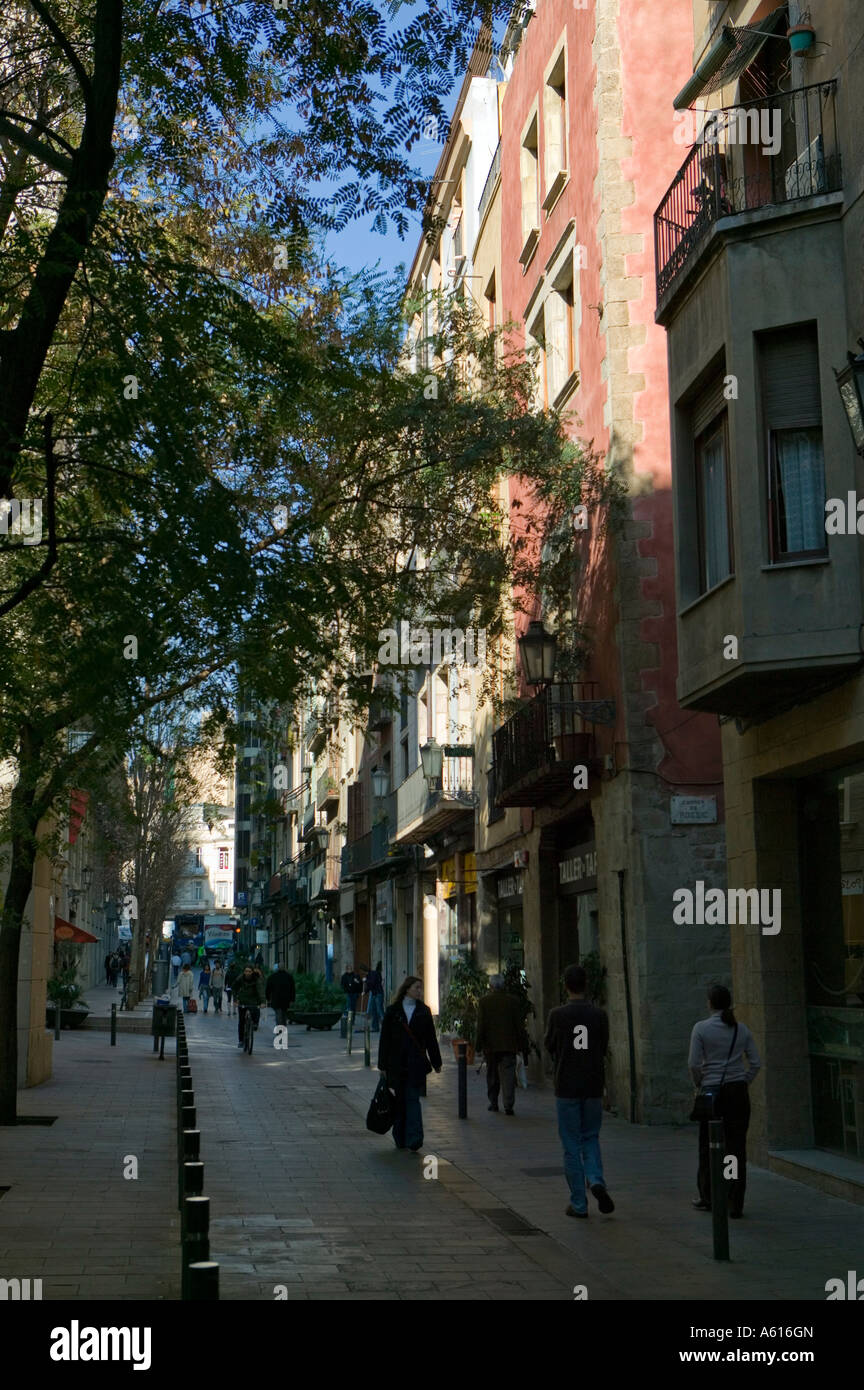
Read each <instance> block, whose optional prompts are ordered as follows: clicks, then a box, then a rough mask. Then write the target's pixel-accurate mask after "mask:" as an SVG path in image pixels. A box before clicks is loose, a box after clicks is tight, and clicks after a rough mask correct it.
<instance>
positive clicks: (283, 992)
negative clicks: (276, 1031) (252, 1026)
mask: <svg viewBox="0 0 864 1390" xmlns="http://www.w3.org/2000/svg"><path fill="white" fill-rule="evenodd" d="M264 995H265V998H266V1000H267V1003H268V1004H269V1005H270V1007H271V1009H272V1010H273V1011H274V1013H275V1014H276V1022H277V1024H284V1023H287V1022H288V1010H289V1009H290V1008H291V1005H292V1004H293V1003H294V1000H295V998H296V995H297V990H296V988H295V986H294V976H293V975H292V974H291V973H290V971H288V970H286V969H285V967H284V966H283V965H277V966H276V969H275V970H274V971H272V972H271V974H270V975H268V977H267V984H266V985H265V987H264Z"/></svg>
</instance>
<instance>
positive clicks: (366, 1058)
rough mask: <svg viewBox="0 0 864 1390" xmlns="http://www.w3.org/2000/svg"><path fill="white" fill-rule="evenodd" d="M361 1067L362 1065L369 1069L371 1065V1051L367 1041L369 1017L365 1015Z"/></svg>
mask: <svg viewBox="0 0 864 1390" xmlns="http://www.w3.org/2000/svg"><path fill="white" fill-rule="evenodd" d="M363 1065H364V1067H371V1065H372V1050H371V1043H370V1041H369V1015H368V1014H367V1015H366V1027H365V1028H364V1029H363Z"/></svg>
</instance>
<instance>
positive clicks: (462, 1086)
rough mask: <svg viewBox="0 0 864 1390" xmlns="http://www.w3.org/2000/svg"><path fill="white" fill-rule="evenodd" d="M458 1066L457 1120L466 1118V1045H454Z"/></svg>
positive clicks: (460, 1043)
mask: <svg viewBox="0 0 864 1390" xmlns="http://www.w3.org/2000/svg"><path fill="white" fill-rule="evenodd" d="M456 1050H457V1052H458V1066H459V1119H460V1120H467V1118H468V1044H467V1043H464V1042H458V1043H457V1044H456Z"/></svg>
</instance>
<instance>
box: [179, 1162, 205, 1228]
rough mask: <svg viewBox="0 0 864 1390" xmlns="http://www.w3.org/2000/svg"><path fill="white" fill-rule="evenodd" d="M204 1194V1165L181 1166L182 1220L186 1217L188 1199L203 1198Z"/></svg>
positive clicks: (190, 1164) (189, 1164)
mask: <svg viewBox="0 0 864 1390" xmlns="http://www.w3.org/2000/svg"><path fill="white" fill-rule="evenodd" d="M203 1194H204V1164H203V1163H201V1162H200V1161H199V1162H198V1163H182V1164H181V1165H180V1219H181V1221H182V1220H183V1218H184V1217H185V1215H186V1198H187V1197H201V1196H203Z"/></svg>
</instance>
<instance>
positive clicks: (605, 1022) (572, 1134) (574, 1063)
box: [544, 965, 615, 1218]
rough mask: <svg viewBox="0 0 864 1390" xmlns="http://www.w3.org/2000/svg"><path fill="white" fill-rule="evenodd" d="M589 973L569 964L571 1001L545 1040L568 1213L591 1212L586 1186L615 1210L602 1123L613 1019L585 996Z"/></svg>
mask: <svg viewBox="0 0 864 1390" xmlns="http://www.w3.org/2000/svg"><path fill="white" fill-rule="evenodd" d="M587 982H588V981H587V976H586V974H585V971H584V970H583V968H582V966H581V965H568V967H567V969H566V970H565V971H564V986H565V988H566V990H567V999H568V1001H569V1002H568V1003H566V1004H562V1005H561V1007H560V1009H553V1010H552V1012H551V1013H550V1015H549V1022H548V1024H547V1025H546V1037H545V1039H544V1043H545V1046H546V1049H547V1051H549V1052H550V1053H551V1054H552V1057H553V1059H554V1062H555V1105H556V1108H557V1110H558V1133H559V1134H560V1136H561V1143H562V1145H563V1148H564V1172H565V1174H566V1177H567V1182H568V1183H569V1186H570V1205H569V1206H568V1208H567V1215H568V1216H577V1217H582V1218H587V1216H588V1198H587V1197H586V1195H585V1190H586V1186H587V1187H589V1188H590V1189H591V1192H592V1193H593V1195H594V1196H595V1197H596V1198H597V1205H598V1206H599V1208H600V1210H601V1212H603V1213H608V1212H610V1211H614V1210H615V1203H614V1202H613V1201H612V1198H611V1197H610V1196H609V1193H608V1192H607V1190H606V1183H605V1182H604V1180H603V1160H602V1158H601V1156H600V1125H601V1124H602V1122H603V1063H604V1059H605V1057H606V1050H607V1047H608V1044H609V1019H608V1018H607V1016H606V1013H605V1011H604V1010H603V1009H598V1008H597V1007H596V1006H595V1005H594V1004H589V1003H588V1001H587V999H586V998H585V988H586V985H587Z"/></svg>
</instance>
